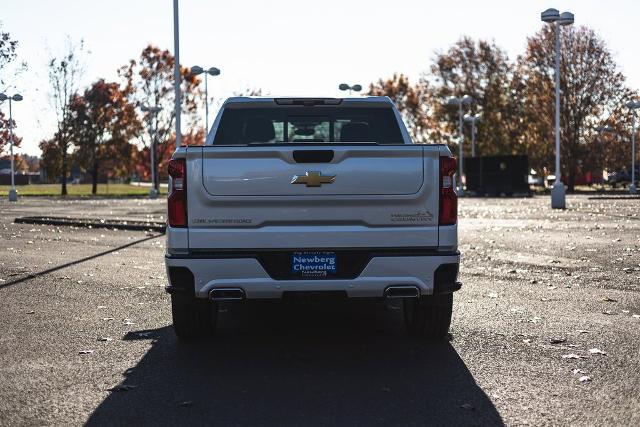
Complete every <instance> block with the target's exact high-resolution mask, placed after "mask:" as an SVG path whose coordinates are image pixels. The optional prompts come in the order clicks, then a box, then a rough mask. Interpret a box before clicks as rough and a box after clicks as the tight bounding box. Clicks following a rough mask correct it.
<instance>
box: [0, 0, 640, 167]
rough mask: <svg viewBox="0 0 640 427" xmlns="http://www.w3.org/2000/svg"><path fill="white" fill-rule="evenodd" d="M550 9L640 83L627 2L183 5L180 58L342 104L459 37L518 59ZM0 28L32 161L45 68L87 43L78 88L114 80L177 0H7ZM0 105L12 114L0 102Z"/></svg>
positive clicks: (45, 103)
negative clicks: (12, 57) (12, 46)
mask: <svg viewBox="0 0 640 427" xmlns="http://www.w3.org/2000/svg"><path fill="white" fill-rule="evenodd" d="M549 7H555V8H556V9H559V10H560V11H561V12H563V11H571V12H573V13H574V14H575V22H576V25H586V26H588V27H590V28H592V29H594V30H596V31H597V32H598V33H599V34H600V36H601V37H602V38H603V39H604V40H605V41H606V42H607V44H608V46H609V49H610V50H611V51H612V53H613V54H614V57H615V59H616V60H617V62H618V64H619V65H620V68H621V70H622V71H623V72H624V73H625V74H626V76H627V78H628V84H629V86H630V87H632V88H634V89H639V88H640V55H638V54H637V53H638V49H637V38H636V37H632V36H631V34H632V31H631V30H632V29H634V28H635V26H636V23H637V20H638V18H639V17H640V2H638V1H632V0H618V1H615V0H614V1H607V2H604V1H601V0H600V1H597V0H562V1H561V0H555V1H554V2H553V3H551V2H548V1H538V0H528V1H523V0H509V1H498V0H484V1H478V0H475V1H469V0H456V1H440V2H432V1H425V0H422V1H418V0H414V1H409V0H393V1H388V0H386V1H376V0H364V1H360V0H340V1H338V0H323V1H304V0H297V1H295V0H271V1H259V0H251V1H250V0H232V1H231V0H228V1H217V2H215V1H205V0H181V1H180V62H181V63H182V64H183V65H184V66H187V67H191V66H193V65H201V66H203V67H211V66H215V67H218V68H219V69H220V70H221V74H220V76H218V77H213V78H210V80H209V90H210V95H211V94H213V95H215V96H217V97H227V96H230V95H232V94H233V93H234V92H238V91H242V90H246V89H248V88H260V89H262V91H263V93H264V94H269V95H280V96H284V95H292V96H336V97H340V96H342V95H343V93H341V92H340V91H339V90H338V88H337V87H338V84H339V83H343V82H344V83H349V84H356V83H359V84H362V85H363V86H365V87H366V86H367V85H368V84H369V83H371V82H373V81H377V80H378V79H379V78H385V77H389V76H391V75H393V73H404V74H407V75H409V76H410V77H411V78H412V79H414V80H415V79H417V78H418V77H419V76H420V74H421V73H422V72H424V71H426V70H427V69H428V68H429V65H430V63H431V60H432V58H433V56H434V52H436V51H442V50H446V49H447V48H448V47H449V46H451V45H452V44H453V43H455V42H456V41H457V40H459V39H460V38H461V37H462V36H463V35H469V36H471V37H473V38H483V39H487V40H493V41H495V42H496V43H497V44H498V45H499V46H500V47H502V48H503V49H505V50H506V51H507V53H508V55H509V56H510V57H511V58H512V59H515V57H516V56H517V55H518V54H520V53H522V52H523V51H524V49H525V46H526V38H527V36H528V35H532V34H534V33H535V32H536V31H538V30H539V29H540V28H541V26H542V25H544V24H543V23H542V22H541V21H540V12H542V11H543V10H545V9H547V8H549ZM0 24H1V28H2V31H8V32H9V33H11V36H12V37H13V38H14V39H17V40H18V42H19V46H18V52H17V53H18V55H19V60H20V61H26V63H27V65H28V67H29V68H28V71H27V72H25V73H22V74H20V75H18V76H17V77H15V78H12V81H11V82H10V83H11V87H9V88H5V89H7V93H9V94H12V93H16V92H17V93H20V94H22V95H23V96H24V101H22V102H20V103H14V105H13V113H14V118H15V120H16V132H17V134H18V135H20V136H21V137H23V142H22V146H21V147H20V149H18V152H21V153H27V154H40V150H39V149H38V143H39V142H40V141H41V140H42V139H44V138H50V137H51V136H52V135H53V132H54V129H55V115H54V112H53V109H52V107H51V103H50V101H49V98H48V93H49V89H48V79H47V69H46V63H47V58H49V57H51V56H52V55H57V54H61V53H63V52H64V47H65V44H66V41H67V39H68V38H70V39H71V40H73V41H76V42H77V41H79V40H80V39H83V40H84V43H85V45H86V48H87V50H88V51H89V52H90V53H89V54H88V55H87V56H86V59H85V63H86V71H85V74H84V78H83V82H84V85H88V84H90V83H91V82H92V81H95V80H97V79H99V78H105V79H107V80H110V79H111V80H113V79H117V69H118V68H119V67H120V66H122V65H124V64H126V63H127V62H128V60H130V59H133V58H138V57H139V55H140V52H141V51H142V49H143V48H144V47H145V46H146V45H147V44H149V43H152V44H155V45H157V46H159V47H161V48H168V49H170V50H171V51H172V52H173V9H172V0H108V1H87V0H56V1H52V0H2V9H1V12H0ZM7 71H9V70H7ZM4 77H5V78H7V76H4ZM0 108H1V109H3V111H4V110H7V109H8V106H7V105H6V102H5V103H4V104H0ZM203 111H204V109H203ZM215 112H216V111H215V108H213V109H212V110H211V111H210V114H211V120H210V122H212V121H213V117H214V114H215ZM5 113H7V111H5ZM203 121H204V118H203Z"/></svg>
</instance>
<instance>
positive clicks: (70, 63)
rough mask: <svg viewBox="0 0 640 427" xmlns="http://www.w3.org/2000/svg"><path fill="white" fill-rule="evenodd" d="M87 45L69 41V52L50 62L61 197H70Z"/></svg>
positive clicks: (67, 48)
mask: <svg viewBox="0 0 640 427" xmlns="http://www.w3.org/2000/svg"><path fill="white" fill-rule="evenodd" d="M83 54H84V42H83V41H82V40H80V43H79V44H74V43H73V42H72V41H71V40H70V39H69V40H67V47H66V52H65V53H64V54H63V55H61V56H53V57H52V58H51V59H50V60H49V63H48V67H49V82H50V84H51V88H50V89H51V92H50V98H51V103H52V106H53V109H54V111H55V114H56V120H57V131H56V134H55V137H54V140H55V143H56V145H57V146H58V151H59V153H60V156H61V162H60V181H61V184H62V188H61V190H60V194H61V195H63V196H66V195H67V175H68V172H69V164H68V158H69V148H70V146H71V145H72V134H73V132H72V130H73V124H72V120H71V108H70V107H71V101H72V100H73V97H74V95H75V94H76V93H77V92H78V90H79V86H80V79H81V78H82V75H83V72H84V64H83V61H82V57H83Z"/></svg>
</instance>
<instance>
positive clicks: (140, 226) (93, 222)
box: [13, 216, 167, 233]
mask: <svg viewBox="0 0 640 427" xmlns="http://www.w3.org/2000/svg"><path fill="white" fill-rule="evenodd" d="M13 222H15V223H16V224H44V225H64V226H67V227H70V226H72V227H84V228H109V229H112V230H113V229H116V230H132V231H158V232H161V233H164V230H165V228H166V226H167V225H166V224H165V223H164V222H158V221H126V220H113V219H98V218H65V217H53V216H23V217H18V218H16V219H15V220H14V221H13Z"/></svg>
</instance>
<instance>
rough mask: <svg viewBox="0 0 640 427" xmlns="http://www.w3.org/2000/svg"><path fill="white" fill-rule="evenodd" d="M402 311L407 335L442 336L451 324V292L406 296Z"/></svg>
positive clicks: (445, 334) (438, 337)
mask: <svg viewBox="0 0 640 427" xmlns="http://www.w3.org/2000/svg"><path fill="white" fill-rule="evenodd" d="M403 311H404V322H405V325H406V327H407V332H408V333H409V335H411V336H414V337H421V338H433V339H441V338H444V337H446V336H447V333H448V332H449V326H451V313H452V312H453V294H452V293H451V294H441V295H429V296H424V297H420V298H406V299H404V304H403Z"/></svg>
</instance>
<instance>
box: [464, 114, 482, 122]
mask: <svg viewBox="0 0 640 427" xmlns="http://www.w3.org/2000/svg"><path fill="white" fill-rule="evenodd" d="M481 120H482V116H480V115H478V116H472V115H471V114H467V115H466V116H464V121H465V122H467V123H474V122H479V121H481Z"/></svg>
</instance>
